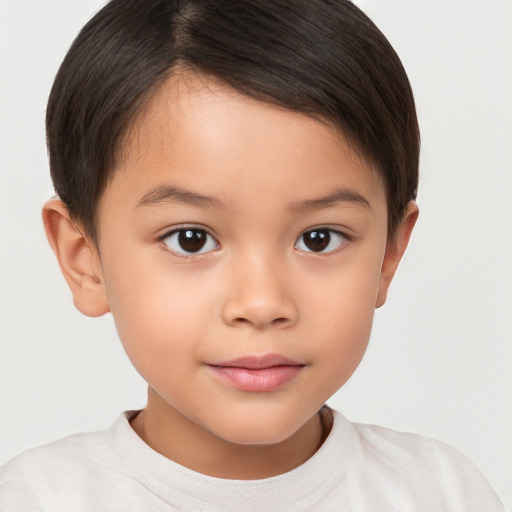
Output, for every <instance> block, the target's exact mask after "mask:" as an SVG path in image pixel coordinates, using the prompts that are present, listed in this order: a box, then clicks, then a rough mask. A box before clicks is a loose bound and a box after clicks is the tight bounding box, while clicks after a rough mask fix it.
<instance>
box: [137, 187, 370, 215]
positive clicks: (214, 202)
mask: <svg viewBox="0 0 512 512" xmlns="http://www.w3.org/2000/svg"><path fill="white" fill-rule="evenodd" d="M167 202H178V203H182V204H190V205H193V206H201V207H206V208H217V209H222V208H226V205H225V204H224V203H223V202H222V201H221V200H220V199H218V198H216V197H212V196H206V195H204V194H200V193H199V192H192V191H190V190H186V189H184V188H181V187H177V186H176V185H159V186H158V187H155V188H153V189H151V190H150V191H149V192H147V193H146V194H144V196H143V197H142V198H141V199H140V201H139V202H138V203H137V206H136V208H139V207H141V206H154V205H158V204H160V203H167ZM338 203H349V204H350V203H352V204H355V205H358V206H362V207H364V208H366V209H368V210H370V211H372V207H371V205H370V202H369V201H368V199H366V198H365V197H364V196H362V195H361V194H359V193H358V192H355V191H354V190H349V189H345V188H340V189H337V190H335V191H333V192H331V193H330V194H327V195H325V196H322V197H318V198H315V199H306V200H304V201H298V202H295V203H292V204H291V205H290V206H289V208H288V209H289V211H291V212H292V213H306V212H311V211H317V210H322V209H324V208H329V207H331V206H335V205H336V204H338Z"/></svg>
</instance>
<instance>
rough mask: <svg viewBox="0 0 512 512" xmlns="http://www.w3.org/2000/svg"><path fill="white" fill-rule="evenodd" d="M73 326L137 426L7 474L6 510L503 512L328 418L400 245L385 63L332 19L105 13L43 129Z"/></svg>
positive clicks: (427, 463) (441, 456) (406, 176)
mask: <svg viewBox="0 0 512 512" xmlns="http://www.w3.org/2000/svg"><path fill="white" fill-rule="evenodd" d="M47 133H48V147H49V153H50V164H51V169H52V178H53V181H54V184H55V187H56V191H57V193H58V196H59V198H58V199H53V200H51V201H49V202H48V203H47V204H46V206H45V208H44V212H43V218H44V222H45V228H46V232H47V236H48V239H49V241H50V243H51V245H52V247H53V249H54V251H55V253H56V256H57V258H58V261H59V264H60V266H61V269H62V272H63V274H64V277H65V278H66V280H67V282H68V284H69V286H70V288H71V290H72V293H73V298H74V302H75V305H76V306H77V308H78V309H79V310H80V311H81V312H83V313H84V314H86V315H89V316H99V315H103V314H105V313H106V312H108V311H111V312H112V315H113V317H114V320H115V322H116V326H117V329H118V332H119V335H120V338H121V341H122V343H123V346H124V348H125V350H126V352H127V354H128V356H129V357H130V359H131V361H132V363H133V364H134V366H135V367H136V369H137V370H138V371H139V373H140V374H141V375H142V376H143V377H144V379H145V380H146V381H147V382H148V385H149V392H148V404H147V406H146V407H145V408H144V409H143V410H142V411H130V412H127V413H125V414H123V415H121V416H120V417H119V419H118V420H117V422H116V423H115V424H114V426H113V427H112V428H111V429H109V430H107V431H104V432H97V433H93V434H82V435H77V436H72V437H69V438H66V439H64V440H62V441H58V442H57V443H54V444H52V445H48V446H47V447H42V448H38V449H35V450H31V451H29V452H26V453H25V454H23V455H21V456H19V457H18V458H16V459H14V460H13V461H11V462H10V463H9V464H7V465H6V466H4V467H3V468H2V470H1V471H0V510H2V511H4V510H5V511H6V512H9V511H11V510H12V511H22V510H51V511H55V510H84V511H86V510H87V511H91V510H102V511H103V510H123V511H126V510H134V511H144V510H148V511H150V510H151V511H160V510H162V511H163V510H233V511H243V510H272V511H277V510H283V511H292V510H315V511H322V510H328V511H330V510H333V511H337V510H368V511H375V510H436V511H441V510H446V511H448V510H450V511H451V510H489V511H491V510H501V505H500V503H499V500H498V499H497V497H496V496H495V494H494V493H493V491H492V490H491V489H490V487H489V485H488V484H487V482H486V481H485V479H484V478H483V477H482V476H481V474H480V473H479V472H478V470H476V469H475V468H474V466H473V465H472V464H471V463H470V462H468V461H467V460H466V459H465V458H464V457H463V456H462V455H460V454H459V453H458V452H456V451H455V450H453V449H452V448H449V447H447V446H445V445H443V444H441V443H438V442H435V441H432V440H429V439H426V438H423V437H420V436H416V435H412V434H401V433H397V432H394V431H390V430H388V429H384V428H382V427H375V426H367V425H357V424H351V423H350V422H348V420H346V419H345V418H344V417H343V416H342V415H341V414H339V413H338V412H335V411H333V410H331V409H329V408H327V407H325V406H324V404H325V402H326V400H327V399H328V398H329V397H330V396H331V395H332V394H333V393H334V392H335V391H336V390H338V389H339V388H340V387H341V386H343V384H344V383H345V382H346V381H347V380H348V378H349V377H350V376H351V374H352V373H353V371H354V370H355V368H356V367H357V365H358V364H359V362H360V360H361V358H362V356H363V353H364V350H365V348H366V345H367V343H368V339H369V335H370V330H371V323H372V318H373V311H374V309H375V307H380V306H381V305H382V304H383V303H384V302H385V299H386V293H387V289H388V287H389V284H390V282H391V280H392V278H393V275H394V272H395V270H396V268H397V266H398V264H399V261H400V258H401V256H402V255H403V253H404V251H405V248H406V246H407V242H408V239H409V236H410V234H411V232H412V230H413V227H414V224H415V221H416V218H417V215H418V209H417V207H416V204H415V201H414V200H415V197H416V188H417V169H418V154H419V133H418V127H417V121H416V114H415V109H414V101H413V97H412V93H411V90H410V87H409V83H408V80H407V77H406V75H405V73H404V71H403V68H402V66H401V64H400V61H399V60H398V58H397V56H396V54H395V53H394V51H393V50H392V48H391V47H390V46H389V43H388V42H387V41H386V40H385V38H384V37H383V36H382V34H381V33H380V32H379V31H378V29H377V28H376V27H375V26H374V25H373V24H372V23H371V21H370V20H369V19H368V18H366V16H365V15H364V14H362V13H361V12H360V11H359V10H358V9H357V8H356V7H355V6H353V5H352V4H351V3H349V2H345V1H327V0H315V1H312V0H308V1H306V0H303V1H298V0H279V1H275V0H273V1H261V0H260V1H255V0H254V1H236V2H234V1H232V0H230V1H226V0H225V1H198V0H196V1H178V0H146V1H144V2H142V1H135V0H113V1H111V2H110V3H109V4H107V6H106V7H105V8H104V9H102V11H100V12H99V13H98V14H97V15H96V16H95V17H94V18H93V19H92V20H91V21H90V22H89V23H88V24H87V25H86V27H85V28H84V29H83V31H82V32H81V34H80V35H79V36H78V38H77V40H76V41H75V43H74V44H73V46H72V48H71V49H70V51H69V53H68V56H67V57H66V59H65V61H64V63H63V65H62V66H61V69H60V71H59V73H58V75H57V77H56V80H55V84H54V87H53V90H52V93H51V96H50V100H49V105H48V114H47Z"/></svg>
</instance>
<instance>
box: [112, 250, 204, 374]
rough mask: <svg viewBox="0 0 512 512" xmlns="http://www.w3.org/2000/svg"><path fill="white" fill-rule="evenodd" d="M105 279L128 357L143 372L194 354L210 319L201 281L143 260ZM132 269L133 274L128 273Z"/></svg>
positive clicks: (119, 267)
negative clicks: (204, 324)
mask: <svg viewBox="0 0 512 512" xmlns="http://www.w3.org/2000/svg"><path fill="white" fill-rule="evenodd" d="M129 263H130V262H128V261H125V262H124V266H125V267H126V268H124V269H123V268H122V265H116V266H115V267H112V270H111V272H109V273H108V274H107V275H106V285H107V290H108V296H109V301H110V307H111V311H112V315H113V317H114V321H115V323H116V328H117V331H118V334H119V337H120V339H121V341H122V343H123V346H124V348H125V350H126V353H127V355H128V357H129V358H130V360H131V361H132V363H133V364H134V366H135V367H136V368H137V369H138V370H139V372H141V373H145V371H144V369H145V368H158V367H162V368H165V367H167V368H168V367H169V366H168V363H169V362H170V361H173V360H176V358H181V357H184V356H185V355H186V354H187V353H191V354H193V353H194V347H195V346H196V345H198V343H199V341H200V333H201V331H202V330H203V329H204V327H203V325H202V324H203V323H204V322H205V319H207V318H209V317H210V316H211V314H210V312H209V310H210V309H211V306H210V303H209V302H208V301H206V299H207V298H208V297H207V294H204V293H202V294H201V293H200V289H198V288H202V287H203V286H202V282H201V281H198V280H194V279H191V278H190V277H188V278H187V275H186V272H185V273H177V272H172V271H170V269H169V267H168V266H166V265H165V264H164V265H161V264H160V262H158V261H157V262H155V259H154V258H153V259H152V261H148V262H146V263H147V264H145V263H144V258H141V259H140V260H139V261H137V262H135V261H133V262H132V263H133V265H130V264H129ZM129 267H131V269H130V268H129ZM147 268H150V269H151V272H145V271H143V270H141V269H147Z"/></svg>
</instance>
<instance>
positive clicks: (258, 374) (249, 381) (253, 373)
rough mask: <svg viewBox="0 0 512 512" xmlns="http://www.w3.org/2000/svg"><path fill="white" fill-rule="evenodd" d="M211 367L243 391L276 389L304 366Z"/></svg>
mask: <svg viewBox="0 0 512 512" xmlns="http://www.w3.org/2000/svg"><path fill="white" fill-rule="evenodd" d="M209 368H210V369H211V370H212V371H213V372H214V373H215V375H217V376H218V377H219V378H220V379H221V380H223V381H224V382H227V383H228V384H230V385H231V386H233V387H235V388H237V389H240V390H242V391H253V392H259V393H262V392H267V393H268V392H270V391H275V390H277V389H279V388H281V387H282V386H284V385H285V384H288V382H290V381H291V380H293V379H294V378H295V377H297V375H298V374H299V373H300V371H301V370H302V369H303V368H304V367H303V366H302V365H279V366H271V367H269V368H259V369H253V368H239V367H236V366H212V365H210V366H209Z"/></svg>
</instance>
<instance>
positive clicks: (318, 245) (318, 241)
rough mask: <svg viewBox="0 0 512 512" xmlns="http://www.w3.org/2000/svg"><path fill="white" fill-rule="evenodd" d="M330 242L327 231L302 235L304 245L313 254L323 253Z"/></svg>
mask: <svg viewBox="0 0 512 512" xmlns="http://www.w3.org/2000/svg"><path fill="white" fill-rule="evenodd" d="M330 241H331V235H330V234H329V231H325V230H323V231H309V232H308V233H305V234H304V243H305V244H306V247H307V248H308V249H311V250H312V251H315V252H320V251H323V250H324V249H325V248H326V247H327V246H328V245H329V242H330Z"/></svg>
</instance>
